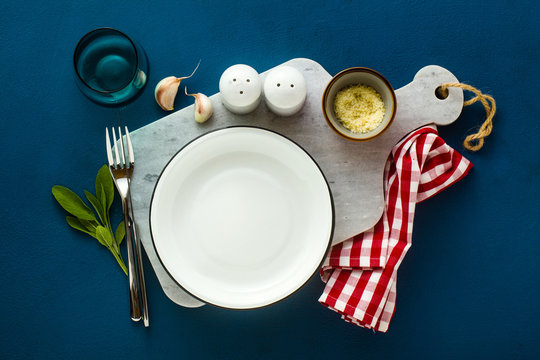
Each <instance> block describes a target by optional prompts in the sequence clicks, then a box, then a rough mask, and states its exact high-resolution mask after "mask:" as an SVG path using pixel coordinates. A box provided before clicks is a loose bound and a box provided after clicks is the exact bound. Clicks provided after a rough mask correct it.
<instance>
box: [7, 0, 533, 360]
mask: <svg viewBox="0 0 540 360" xmlns="http://www.w3.org/2000/svg"><path fill="white" fill-rule="evenodd" d="M538 4H539V3H538V2H537V1H492V2H487V1H486V2H480V1H478V2H475V1H446V2H431V1H397V2H385V1H361V2H360V1H359V2H352V1H346V2H337V1H335V2H331V1H315V0H313V1H310V2H305V4H301V3H296V2H293V1H268V2H263V1H260V2H259V1H222V2H218V1H216V2H211V1H190V2H187V1H183V2H180V1H152V2H143V1H107V2H101V1H86V2H75V1H65V0H57V1H55V2H45V1H13V0H8V1H4V2H2V4H1V5H0V34H1V35H0V52H1V56H0V62H1V67H0V89H1V96H0V102H1V109H2V120H1V125H0V128H1V132H0V134H1V135H2V143H1V145H0V146H1V149H2V151H1V153H2V165H3V166H2V191H3V194H2V198H3V206H2V208H1V210H0V212H1V213H0V214H1V219H2V220H1V224H2V227H1V228H2V240H1V241H0V283H1V285H2V295H1V296H0V309H1V310H2V320H1V321H0V358H1V359H22V358H39V359H48V358H51V359H52V358H55V359H57V358H75V359H86V358H88V359H96V358H102V359H109V358H119V357H121V358H129V359H138V358H141V359H142V358H155V359H161V358H163V359H165V358H183V359H254V358H261V359H263V358H264V359H288V358H291V359H292V358H300V359H330V358H335V359H349V358H350V359H352V358H375V359H389V358H410V359H424V358H433V359H455V358H490V359H509V358H512V359H518V358H519V359H522V358H523V359H533V358H536V359H537V358H539V357H540V351H539V350H538V348H537V344H536V343H537V341H538V339H540V324H539V321H540V310H539V309H540V307H539V305H538V304H539V300H538V299H539V298H540V275H539V274H540V261H539V257H540V236H539V232H540V226H539V225H540V223H539V217H540V206H539V205H538V202H539V200H540V196H539V195H540V190H539V185H540V180H539V178H540V156H539V155H540V150H539V141H538V134H539V133H540V126H539V124H540V121H539V120H540V111H539V110H540V107H539V101H538V100H537V99H536V94H537V93H538V83H539V81H538V80H539V76H538V70H537V67H538V64H539V63H540V57H539V52H540V39H539V35H538V34H539V33H538V23H539V20H540V19H539V13H540V8H539V5H538ZM99 26H111V27H115V28H118V29H120V30H123V31H125V32H127V33H128V34H130V35H131V36H133V37H135V38H136V39H138V40H139V41H140V43H141V44H142V45H143V47H144V48H145V49H146V52H147V54H148V57H149V61H150V78H149V86H147V87H146V89H145V90H144V93H143V94H142V95H141V97H139V98H138V99H137V100H136V101H135V102H134V103H132V104H131V105H129V106H127V107H126V108H125V109H123V111H122V118H123V121H124V123H126V124H127V125H128V126H129V127H130V128H131V129H136V128H138V127H141V126H143V125H146V124H149V123H151V122H153V121H155V120H156V119H159V118H160V117H162V116H164V115H165V114H164V113H163V112H162V111H161V110H160V109H159V107H158V106H157V105H156V104H155V103H154V100H153V86H154V85H155V84H156V83H157V81H158V80H159V79H161V78H163V77H165V76H168V75H172V74H175V75H187V74H189V73H190V72H191V70H192V69H193V67H194V65H195V64H196V63H197V61H198V60H199V59H202V63H201V66H200V68H199V70H198V72H197V75H196V77H194V78H193V79H191V80H190V82H189V84H190V85H191V86H190V87H191V88H192V89H196V90H197V91H200V92H203V93H206V94H208V95H210V94H213V93H216V92H217V91H218V80H219V76H220V74H221V73H222V72H223V71H224V70H225V69H226V68H227V67H228V66H230V65H233V64H236V63H245V64H249V65H251V66H253V67H254V68H255V69H257V70H258V71H259V72H262V71H264V70H267V69H268V68H270V67H273V66H275V65H277V64H280V63H282V62H284V61H286V60H289V59H291V58H295V57H307V58H311V59H313V60H315V61H317V62H319V63H320V64H321V65H322V66H323V67H325V68H326V69H327V70H328V72H330V73H331V74H335V73H337V72H338V71H340V70H342V69H344V68H346V67H350V66H367V67H372V68H374V69H376V70H378V71H379V72H381V73H382V74H384V75H385V76H386V77H387V78H388V80H389V81H390V82H391V83H392V84H393V85H394V87H395V88H399V87H401V86H403V85H405V84H407V83H409V82H410V81H411V80H412V77H413V75H414V74H415V73H416V71H417V70H419V69H420V68H421V67H423V66H425V65H429V64H437V65H441V66H443V67H445V68H447V69H449V70H450V71H452V72H453V73H454V74H455V75H456V77H457V78H458V79H459V80H461V81H464V82H467V83H469V84H471V85H474V86H476V87H478V88H480V89H481V90H482V91H484V92H487V93H490V94H492V95H494V97H495V99H496V100H497V106H498V112H497V115H496V118H495V122H494V131H493V134H492V135H491V136H490V137H489V138H488V139H487V143H486V145H485V147H484V148H483V149H482V150H481V151H480V152H478V153H468V152H466V151H464V150H463V148H462V146H461V141H462V139H463V138H464V136H465V134H467V132H468V131H469V130H470V129H472V128H475V126H477V125H478V124H480V122H481V121H482V119H483V117H484V113H483V109H482V107H481V106H480V105H475V106H473V107H470V108H466V109H464V112H463V114H462V116H461V117H460V119H459V120H458V121H457V122H456V123H454V124H453V125H451V126H449V127H447V128H441V130H440V133H441V135H442V136H443V138H444V139H445V140H446V141H447V142H448V143H450V145H452V146H454V147H455V148H456V149H457V150H459V151H461V152H463V153H464V154H465V156H467V157H468V158H469V159H470V160H471V161H472V162H473V163H474V165H475V167H474V169H473V170H472V172H471V173H470V175H469V176H467V177H466V178H465V179H464V180H463V181H461V182H460V183H458V184H457V185H455V186H453V187H451V188H450V189H448V190H446V191H444V192H442V193H441V194H439V195H437V196H436V197H434V198H432V199H430V200H428V201H426V202H425V203H422V204H420V205H419V206H418V207H417V213H416V218H415V226H414V235H413V247H412V248H411V250H410V251H409V253H408V254H407V256H406V258H405V260H404V262H403V264H402V266H401V268H400V272H399V281H398V299H397V310H396V313H395V316H394V319H393V321H392V323H391V325H390V330H389V332H388V333H387V334H374V333H372V332H371V331H369V330H365V329H362V328H358V327H355V326H353V325H349V324H347V323H345V322H343V321H342V320H341V319H340V318H339V316H338V315H337V314H335V313H333V312H331V311H330V310H327V309H325V308H324V307H323V306H321V305H319V304H318V303H317V298H318V296H319V294H320V292H321V291H322V288H323V285H322V283H321V281H320V280H319V279H318V278H317V277H314V278H313V279H312V280H311V282H310V283H309V284H308V285H307V286H306V287H304V288H303V289H302V290H301V291H299V292H297V293H296V294H294V295H293V296H292V297H290V298H288V299H287V300H285V301H283V302H281V303H279V304H277V305H275V306H271V307H267V308H264V309H260V310H254V311H240V312H235V311H228V310H222V309H217V308H214V307H209V306H208V307H203V308H200V309H195V310H193V309H185V308H181V307H178V306H176V305H175V304H174V303H172V302H171V301H169V300H168V299H167V298H166V296H165V295H164V293H163V292H162V290H161V288H160V286H159V284H158V282H157V279H156V278H155V276H154V274H153V273H152V272H150V271H149V272H148V274H147V283H148V287H149V289H148V290H149V293H148V297H149V301H150V312H151V313H150V315H151V328H149V329H144V328H143V327H142V326H141V325H140V324H135V323H132V322H131V320H130V319H129V316H128V297H127V282H126V278H125V276H124V275H123V274H122V272H121V271H120V270H119V267H118V266H117V265H116V263H115V261H114V259H113V257H112V256H110V255H109V254H108V252H107V251H106V250H105V249H104V248H103V247H101V246H98V244H97V241H95V240H93V239H91V238H89V237H87V236H85V235H83V234H79V233H77V232H75V231H72V230H71V229H70V228H68V227H67V225H66V223H65V221H64V219H63V218H64V212H63V210H62V209H60V208H59V206H57V204H56V203H55V201H54V200H53V198H52V196H51V194H50V188H51V187H52V186H53V185H54V184H64V185H67V186H69V187H71V188H73V189H74V190H76V191H77V192H78V193H82V191H83V190H84V189H92V188H93V180H94V176H95V173H96V171H97V169H98V168H99V167H100V165H102V164H103V163H104V161H105V154H104V149H103V129H104V127H105V126H107V125H111V124H114V123H115V121H116V113H115V112H114V110H111V109H107V108H102V107H99V106H97V105H95V104H94V103H92V102H90V101H89V100H87V99H86V98H85V97H83V95H81V93H80V92H79V90H78V89H77V87H76V85H75V82H74V81H73V78H72V52H73V49H74V46H75V44H76V43H77V40H78V39H79V38H80V37H81V36H82V35H83V34H84V33H86V32H87V31H89V30H91V29H93V28H95V27H99ZM191 103H192V99H191V98H187V97H181V98H179V99H178V101H177V103H176V106H177V108H181V107H184V106H187V105H190V104H191ZM116 205H117V206H116V207H115V221H119V215H120V211H119V208H118V203H117V204H116ZM146 266H147V269H149V268H150V264H149V263H148V262H146Z"/></svg>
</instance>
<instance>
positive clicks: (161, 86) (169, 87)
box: [154, 76, 182, 111]
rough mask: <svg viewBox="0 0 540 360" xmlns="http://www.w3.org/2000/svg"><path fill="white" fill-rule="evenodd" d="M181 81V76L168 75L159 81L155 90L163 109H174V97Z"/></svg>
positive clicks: (157, 99)
mask: <svg viewBox="0 0 540 360" xmlns="http://www.w3.org/2000/svg"><path fill="white" fill-rule="evenodd" d="M180 81H182V79H181V78H177V77H176V76H168V77H166V78H164V79H162V80H161V81H160V82H158V83H157V85H156V89H155V90H154V97H155V98H156V102H157V103H158V105H159V106H160V107H161V108H162V109H163V110H166V111H171V110H173V109H174V99H175V98H176V93H177V92H178V86H180Z"/></svg>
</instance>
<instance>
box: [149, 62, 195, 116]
mask: <svg viewBox="0 0 540 360" xmlns="http://www.w3.org/2000/svg"><path fill="white" fill-rule="evenodd" d="M200 64H201V61H200V60H199V62H198V63H197V66H196V67H195V70H193V72H192V73H191V75H189V76H184V77H179V78H177V77H176V76H167V77H166V78H164V79H161V81H160V82H158V83H157V85H156V88H155V90H154V97H155V98H156V102H157V103H158V105H159V106H160V107H161V108H162V109H163V110H165V111H171V110H174V99H175V98H176V94H177V93H178V87H179V86H180V82H181V81H182V80H184V79H189V78H190V77H192V76H193V74H195V72H196V71H197V69H198V68H199V65H200Z"/></svg>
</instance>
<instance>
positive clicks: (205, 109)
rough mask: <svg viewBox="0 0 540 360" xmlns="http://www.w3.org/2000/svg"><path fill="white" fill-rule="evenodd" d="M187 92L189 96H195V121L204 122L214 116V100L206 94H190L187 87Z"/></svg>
mask: <svg viewBox="0 0 540 360" xmlns="http://www.w3.org/2000/svg"><path fill="white" fill-rule="evenodd" d="M185 93H186V95H188V96H193V97H194V98H195V106H194V111H193V116H194V118H195V121H196V122H198V123H199V124H202V123H203V122H205V121H206V120H208V119H209V118H210V116H212V112H213V107H212V100H210V98H209V97H208V96H206V95H204V94H201V93H197V94H188V93H187V87H186V88H185Z"/></svg>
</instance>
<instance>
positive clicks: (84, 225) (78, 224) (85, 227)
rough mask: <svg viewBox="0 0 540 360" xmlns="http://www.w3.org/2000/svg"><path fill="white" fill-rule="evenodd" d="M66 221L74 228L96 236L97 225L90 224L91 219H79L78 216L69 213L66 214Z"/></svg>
mask: <svg viewBox="0 0 540 360" xmlns="http://www.w3.org/2000/svg"><path fill="white" fill-rule="evenodd" d="M66 221H67V223H68V224H69V226H71V227H72V228H74V229H76V230H79V231H82V232H83V233H86V234H88V235H90V236H92V237H96V227H95V226H93V227H92V226H90V225H89V224H90V222H89V221H85V220H79V219H77V218H76V217H73V216H69V215H68V216H66Z"/></svg>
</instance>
